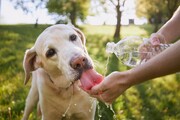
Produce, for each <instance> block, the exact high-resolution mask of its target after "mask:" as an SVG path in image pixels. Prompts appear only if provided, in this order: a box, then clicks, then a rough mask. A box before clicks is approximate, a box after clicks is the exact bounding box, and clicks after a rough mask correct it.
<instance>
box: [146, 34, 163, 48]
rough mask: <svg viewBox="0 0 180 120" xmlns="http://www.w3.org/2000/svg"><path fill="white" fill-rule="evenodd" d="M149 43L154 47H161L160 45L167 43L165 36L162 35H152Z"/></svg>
mask: <svg viewBox="0 0 180 120" xmlns="http://www.w3.org/2000/svg"><path fill="white" fill-rule="evenodd" d="M149 41H150V43H151V44H152V45H153V46H159V45H160V44H164V43H166V41H165V38H164V36H163V35H162V34H160V33H153V34H151V37H150V39H149Z"/></svg>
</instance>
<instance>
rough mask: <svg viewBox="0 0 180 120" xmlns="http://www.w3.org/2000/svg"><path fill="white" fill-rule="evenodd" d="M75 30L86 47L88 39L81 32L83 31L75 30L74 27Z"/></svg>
mask: <svg viewBox="0 0 180 120" xmlns="http://www.w3.org/2000/svg"><path fill="white" fill-rule="evenodd" d="M73 29H74V30H75V31H76V32H77V33H78V35H79V36H80V38H81V40H82V43H83V45H85V44H86V38H85V36H84V34H83V32H81V30H79V29H78V28H75V27H73Z"/></svg>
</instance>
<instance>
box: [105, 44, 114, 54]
mask: <svg viewBox="0 0 180 120" xmlns="http://www.w3.org/2000/svg"><path fill="white" fill-rule="evenodd" d="M115 45H116V44H115V43H114V42H108V43H107V45H106V52H107V53H114V47H115Z"/></svg>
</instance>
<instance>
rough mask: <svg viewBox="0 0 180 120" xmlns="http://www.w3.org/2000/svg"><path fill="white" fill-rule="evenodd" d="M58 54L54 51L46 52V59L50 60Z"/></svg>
mask: <svg viewBox="0 0 180 120" xmlns="http://www.w3.org/2000/svg"><path fill="white" fill-rule="evenodd" d="M55 54H56V51H55V50H54V49H49V50H48V51H47V52H46V57H47V58H50V57H52V56H53V55H55Z"/></svg>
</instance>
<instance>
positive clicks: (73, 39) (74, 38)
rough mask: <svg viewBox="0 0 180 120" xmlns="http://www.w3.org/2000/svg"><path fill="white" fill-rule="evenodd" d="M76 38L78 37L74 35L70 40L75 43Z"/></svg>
mask: <svg viewBox="0 0 180 120" xmlns="http://www.w3.org/2000/svg"><path fill="white" fill-rule="evenodd" d="M76 38H77V36H76V35H75V34H72V35H70V37H69V39H70V40H71V41H75V40H76Z"/></svg>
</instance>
